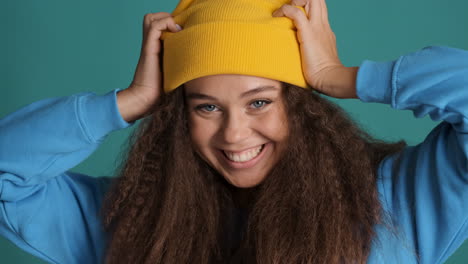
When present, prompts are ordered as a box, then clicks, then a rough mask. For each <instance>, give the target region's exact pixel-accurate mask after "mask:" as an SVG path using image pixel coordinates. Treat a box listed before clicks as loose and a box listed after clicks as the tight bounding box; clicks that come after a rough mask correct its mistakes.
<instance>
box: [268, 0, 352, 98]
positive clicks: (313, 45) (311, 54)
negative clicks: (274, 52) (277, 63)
mask: <svg viewBox="0 0 468 264" xmlns="http://www.w3.org/2000/svg"><path fill="white" fill-rule="evenodd" d="M295 6H300V7H303V8H304V10H305V12H306V13H304V12H303V11H302V10H301V9H299V8H297V7H295ZM272 15H273V16H274V17H279V16H286V17H288V18H290V19H292V20H293V22H294V24H295V26H296V28H297V37H298V41H299V46H300V52H301V60H302V70H303V73H304V78H305V79H306V81H307V83H308V84H309V85H310V86H312V88H314V89H315V90H317V91H319V92H320V93H323V94H326V95H328V96H332V97H336V98H357V95H356V84H355V83H356V76H357V70H358V67H345V66H344V65H343V64H342V63H341V61H340V59H339V57H338V52H337V48H336V37H335V34H334V33H333V31H332V30H331V27H330V24H329V21H328V11H327V6H326V4H325V0H292V1H291V4H289V5H288V4H285V5H283V6H281V8H279V9H278V10H276V11H275V12H273V14H272Z"/></svg>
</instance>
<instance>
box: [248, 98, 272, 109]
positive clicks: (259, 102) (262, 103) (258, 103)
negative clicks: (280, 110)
mask: <svg viewBox="0 0 468 264" xmlns="http://www.w3.org/2000/svg"><path fill="white" fill-rule="evenodd" d="M269 103H271V102H270V101H267V100H257V101H254V102H253V103H251V105H252V106H253V107H254V108H262V107H264V106H265V105H267V104H269Z"/></svg>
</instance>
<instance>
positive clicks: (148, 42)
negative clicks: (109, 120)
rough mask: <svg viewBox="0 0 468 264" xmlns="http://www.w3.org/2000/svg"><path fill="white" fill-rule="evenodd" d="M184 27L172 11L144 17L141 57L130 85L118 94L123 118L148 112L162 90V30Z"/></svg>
mask: <svg viewBox="0 0 468 264" xmlns="http://www.w3.org/2000/svg"><path fill="white" fill-rule="evenodd" d="M163 30H170V31H172V32H178V31H180V29H178V28H177V25H176V23H175V21H174V19H173V17H172V15H171V14H170V13H166V12H159V13H150V14H146V15H145V17H144V19H143V41H142V47H141V52H140V58H139V60H138V65H137V67H136V70H135V74H134V77H133V81H132V83H131V84H130V86H129V87H128V88H127V89H125V90H122V91H120V92H119V93H118V94H117V96H118V105H119V111H120V113H121V115H122V117H123V118H124V119H125V120H126V121H127V122H131V121H134V120H136V119H139V118H141V117H143V116H145V115H147V114H149V113H148V110H149V109H150V108H151V106H152V105H153V104H154V103H155V102H156V101H157V99H158V98H159V96H160V94H161V93H162V92H163V91H162V87H163V85H162V82H161V80H162V79H161V62H160V57H159V54H160V52H161V40H160V37H161V32H162V31H163Z"/></svg>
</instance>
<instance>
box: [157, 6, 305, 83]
mask: <svg viewBox="0 0 468 264" xmlns="http://www.w3.org/2000/svg"><path fill="white" fill-rule="evenodd" d="M287 3H290V0H181V1H180V2H179V4H178V5H177V7H176V8H175V9H174V11H173V12H172V16H173V18H174V20H175V22H176V23H177V24H179V25H181V26H182V28H183V29H182V30H181V31H179V32H176V33H173V32H170V31H163V33H162V35H161V40H162V41H163V45H164V46H163V54H162V55H163V58H162V59H163V83H164V91H165V92H170V91H172V90H174V89H176V88H177V87H179V86H180V85H182V84H184V83H185V82H188V81H190V80H193V79H196V78H199V77H203V76H207V75H216V74H243V75H253V76H258V77H264V78H269V79H274V80H278V81H283V82H287V83H290V84H294V85H297V86H299V87H303V88H309V85H308V84H307V82H306V80H305V78H304V75H303V72H302V66H301V57H300V50H299V42H298V40H297V35H296V28H295V26H294V23H293V21H292V20H291V19H290V18H287V17H273V16H272V13H273V12H274V11H275V10H277V9H278V8H280V7H281V6H282V5H283V4H287ZM296 7H298V6H296ZM298 8H300V9H301V10H302V11H303V12H304V13H305V10H304V9H303V8H302V7H298Z"/></svg>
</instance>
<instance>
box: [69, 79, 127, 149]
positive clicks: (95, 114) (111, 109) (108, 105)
mask: <svg viewBox="0 0 468 264" xmlns="http://www.w3.org/2000/svg"><path fill="white" fill-rule="evenodd" d="M120 90H121V89H118V88H117V89H114V90H112V91H110V92H108V93H106V94H105V95H96V94H94V93H87V94H84V95H82V96H80V97H79V98H78V115H79V117H78V118H80V119H81V122H82V125H83V129H84V130H85V133H86V134H87V136H88V137H89V140H90V141H91V142H98V141H100V140H101V139H102V138H103V137H105V136H106V135H107V134H109V133H110V132H112V131H115V130H119V129H123V128H127V127H129V126H132V125H133V124H134V123H135V121H134V122H131V123H128V122H127V121H125V120H124V119H123V118H122V115H121V114H120V112H119V108H118V105H117V92H118V91H120Z"/></svg>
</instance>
